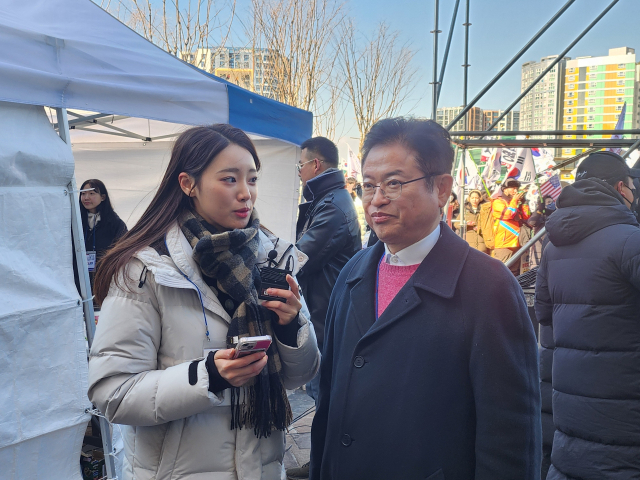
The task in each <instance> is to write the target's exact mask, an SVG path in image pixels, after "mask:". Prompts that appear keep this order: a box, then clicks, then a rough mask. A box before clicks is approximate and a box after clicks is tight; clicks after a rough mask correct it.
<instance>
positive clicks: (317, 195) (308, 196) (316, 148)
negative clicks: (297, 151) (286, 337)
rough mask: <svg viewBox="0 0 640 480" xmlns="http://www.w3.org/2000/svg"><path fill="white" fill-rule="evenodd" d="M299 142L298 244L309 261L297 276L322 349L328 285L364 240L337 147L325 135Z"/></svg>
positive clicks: (329, 290) (329, 285)
mask: <svg viewBox="0 0 640 480" xmlns="http://www.w3.org/2000/svg"><path fill="white" fill-rule="evenodd" d="M301 148H302V154H301V158H300V163H299V164H298V174H299V176H300V180H301V181H302V185H303V192H302V193H303V196H304V198H305V200H307V201H306V202H305V203H303V204H301V205H300V207H299V213H298V222H297V225H296V238H297V241H296V247H298V249H300V250H301V251H302V252H304V253H305V254H307V256H308V257H309V261H308V262H307V263H306V265H305V266H304V267H303V268H302V270H301V271H300V273H299V274H298V281H299V282H300V286H301V287H302V292H303V295H304V297H305V301H306V302H307V306H308V307H309V311H310V312H311V322H312V323H313V326H314V328H315V331H316V336H317V338H318V344H319V346H320V347H321V349H322V340H323V338H324V318H325V316H326V313H327V305H328V303H329V296H330V295H331V290H332V289H333V285H334V284H335V282H336V279H337V278H338V274H339V273H340V270H342V267H344V265H345V264H346V263H347V262H348V261H349V259H350V258H351V257H353V256H354V255H355V254H356V252H357V251H358V250H360V249H361V248H362V244H361V240H360V238H361V236H360V225H359V223H358V215H357V213H356V209H355V206H354V204H353V200H352V199H351V195H350V194H349V192H348V191H347V189H346V182H345V178H344V174H343V173H342V172H341V171H340V170H338V168H337V167H338V162H339V159H338V148H337V147H336V146H335V144H334V143H333V142H332V141H331V140H329V139H327V138H324V137H314V138H310V139H309V140H307V141H305V142H304V143H303V144H302V145H301Z"/></svg>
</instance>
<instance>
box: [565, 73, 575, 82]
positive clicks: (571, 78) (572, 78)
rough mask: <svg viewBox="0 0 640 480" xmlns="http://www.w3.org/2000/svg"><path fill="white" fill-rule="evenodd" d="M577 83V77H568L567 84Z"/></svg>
mask: <svg viewBox="0 0 640 480" xmlns="http://www.w3.org/2000/svg"><path fill="white" fill-rule="evenodd" d="M575 81H576V77H575V75H569V76H568V77H567V82H575Z"/></svg>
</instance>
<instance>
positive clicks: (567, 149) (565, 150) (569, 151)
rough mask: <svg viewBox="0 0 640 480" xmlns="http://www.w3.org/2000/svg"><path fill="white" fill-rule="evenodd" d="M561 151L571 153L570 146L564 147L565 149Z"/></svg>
mask: <svg viewBox="0 0 640 480" xmlns="http://www.w3.org/2000/svg"><path fill="white" fill-rule="evenodd" d="M563 152H564V153H565V154H566V155H571V149H570V148H565V149H564V150H563Z"/></svg>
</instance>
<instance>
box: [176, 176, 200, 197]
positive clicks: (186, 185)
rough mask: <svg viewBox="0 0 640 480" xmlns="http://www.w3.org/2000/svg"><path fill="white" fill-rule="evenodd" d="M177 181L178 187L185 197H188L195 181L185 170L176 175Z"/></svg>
mask: <svg viewBox="0 0 640 480" xmlns="http://www.w3.org/2000/svg"><path fill="white" fill-rule="evenodd" d="M178 183H179V184H180V188H181V189H182V191H183V192H184V193H185V195H186V196H187V197H190V196H191V194H192V192H193V189H194V188H195V186H196V182H195V180H194V179H193V177H191V175H189V174H188V173H186V172H182V173H181V174H180V175H178Z"/></svg>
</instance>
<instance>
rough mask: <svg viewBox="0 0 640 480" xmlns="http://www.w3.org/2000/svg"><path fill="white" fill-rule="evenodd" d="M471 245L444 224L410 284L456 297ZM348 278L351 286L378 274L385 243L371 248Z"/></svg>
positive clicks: (442, 295)
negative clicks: (457, 286)
mask: <svg viewBox="0 0 640 480" xmlns="http://www.w3.org/2000/svg"><path fill="white" fill-rule="evenodd" d="M469 248H470V247H469V245H468V244H467V242H465V241H464V240H462V239H461V238H460V237H458V236H457V235H456V234H455V233H453V231H452V230H451V228H449V226H448V225H447V224H446V223H444V222H440V238H439V239H438V241H437V242H436V244H435V246H434V247H433V249H432V250H431V252H430V253H429V255H427V256H426V258H425V259H424V260H423V261H422V263H421V264H420V266H419V267H418V270H416V273H415V274H414V275H413V277H412V278H411V280H409V282H408V283H411V284H413V285H414V286H415V287H417V288H422V289H423V290H427V291H429V292H431V293H433V294H435V295H438V296H440V297H443V298H452V297H453V295H454V293H455V289H456V285H457V283H458V278H459V277H460V272H462V267H463V266H464V262H465V260H466V258H467V255H468V254H469ZM369 250H370V251H367V253H366V254H365V255H363V256H362V259H361V261H360V262H358V264H356V265H355V266H354V268H353V270H351V272H350V273H349V276H348V277H347V283H354V282H357V281H360V280H362V279H363V278H365V277H366V276H368V275H370V273H371V268H372V266H373V272H374V273H375V271H376V269H377V268H378V261H379V260H380V257H381V256H382V253H383V252H384V244H383V243H382V242H378V243H376V244H375V245H374V246H373V247H371V248H370V249H369Z"/></svg>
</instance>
